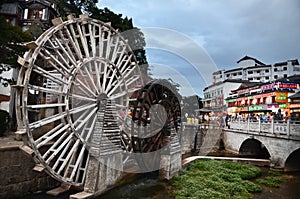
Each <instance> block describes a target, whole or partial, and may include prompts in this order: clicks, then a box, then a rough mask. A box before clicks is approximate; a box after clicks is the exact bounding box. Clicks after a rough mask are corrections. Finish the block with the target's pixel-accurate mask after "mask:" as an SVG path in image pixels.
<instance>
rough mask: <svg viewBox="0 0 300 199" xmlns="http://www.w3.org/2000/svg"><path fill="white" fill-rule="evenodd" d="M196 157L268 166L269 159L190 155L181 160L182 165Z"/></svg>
mask: <svg viewBox="0 0 300 199" xmlns="http://www.w3.org/2000/svg"><path fill="white" fill-rule="evenodd" d="M197 159H212V160H226V161H233V162H243V163H248V164H253V165H257V166H269V165H270V160H269V159H254V158H237V157H217V156H192V157H188V158H185V159H184V160H183V161H182V166H185V165H187V164H188V163H190V162H193V161H195V160H197Z"/></svg>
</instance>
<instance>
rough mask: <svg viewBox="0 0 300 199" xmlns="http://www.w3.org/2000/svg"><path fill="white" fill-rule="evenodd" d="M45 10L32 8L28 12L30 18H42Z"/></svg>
mask: <svg viewBox="0 0 300 199" xmlns="http://www.w3.org/2000/svg"><path fill="white" fill-rule="evenodd" d="M42 18H43V10H38V9H30V10H29V12H28V19H42Z"/></svg>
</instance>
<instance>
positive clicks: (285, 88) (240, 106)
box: [226, 82, 300, 115]
mask: <svg viewBox="0 0 300 199" xmlns="http://www.w3.org/2000/svg"><path fill="white" fill-rule="evenodd" d="M296 89H299V85H298V84H297V83H285V82H275V83H271V84H265V85H262V86H261V87H260V90H259V91H257V90H256V92H253V91H254V90H253V91H252V93H253V94H252V95H250V96H249V94H250V93H251V90H249V91H248V93H243V94H242V95H238V96H236V97H232V98H227V99H226V103H227V108H228V109H227V110H228V112H229V113H234V114H236V113H247V114H251V113H255V114H266V113H271V112H273V113H276V112H278V110H279V109H280V110H281V112H282V113H283V114H285V115H286V114H288V115H290V110H294V111H298V110H299V112H300V109H299V105H300V94H299V96H298V97H299V98H298V102H297V103H296V105H293V104H292V103H291V104H290V103H289V96H291V95H294V92H295V90H296ZM235 92H236V93H238V91H235ZM293 107H294V108H293Z"/></svg>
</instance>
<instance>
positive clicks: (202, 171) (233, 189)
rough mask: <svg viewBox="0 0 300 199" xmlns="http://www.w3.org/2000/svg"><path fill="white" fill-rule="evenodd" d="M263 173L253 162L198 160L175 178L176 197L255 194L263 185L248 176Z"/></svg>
mask: <svg viewBox="0 0 300 199" xmlns="http://www.w3.org/2000/svg"><path fill="white" fill-rule="evenodd" d="M259 175H261V170H260V169H259V168H257V167H254V166H251V165H243V164H240V163H235V162H227V161H215V160H197V161H195V162H193V163H191V164H190V165H189V166H188V168H187V170H186V171H183V172H180V175H179V176H176V177H174V178H173V185H174V186H175V187H176V191H175V195H176V198H207V199H208V198H228V199H229V198H252V195H251V193H254V192H260V191H261V190H262V189H261V187H260V186H258V185H256V184H254V183H253V182H250V181H248V180H246V179H252V178H255V177H257V176H259Z"/></svg>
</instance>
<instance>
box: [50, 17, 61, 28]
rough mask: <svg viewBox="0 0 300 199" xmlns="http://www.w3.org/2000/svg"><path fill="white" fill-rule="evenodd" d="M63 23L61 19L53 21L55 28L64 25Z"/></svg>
mask: <svg viewBox="0 0 300 199" xmlns="http://www.w3.org/2000/svg"><path fill="white" fill-rule="evenodd" d="M62 23H63V20H62V19H61V17H58V18H55V19H52V24H53V26H58V25H59V24H62Z"/></svg>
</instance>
